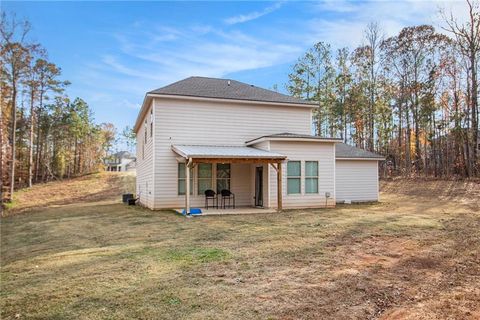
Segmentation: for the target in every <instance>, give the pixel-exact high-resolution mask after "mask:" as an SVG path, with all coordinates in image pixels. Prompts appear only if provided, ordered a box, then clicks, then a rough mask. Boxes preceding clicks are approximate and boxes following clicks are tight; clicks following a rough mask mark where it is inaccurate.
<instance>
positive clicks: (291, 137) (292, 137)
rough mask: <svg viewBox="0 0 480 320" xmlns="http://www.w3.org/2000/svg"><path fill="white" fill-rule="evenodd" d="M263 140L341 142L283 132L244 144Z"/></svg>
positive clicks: (335, 139)
mask: <svg viewBox="0 0 480 320" xmlns="http://www.w3.org/2000/svg"><path fill="white" fill-rule="evenodd" d="M265 140H281V141H312V142H339V141H342V140H341V139H339V138H329V137H319V136H312V135H310V134H297V133H291V132H283V133H276V134H270V135H266V136H261V137H258V138H255V139H252V140H249V141H246V142H245V143H246V144H247V145H252V144H256V143H259V142H262V141H265Z"/></svg>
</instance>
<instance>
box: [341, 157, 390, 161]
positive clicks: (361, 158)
mask: <svg viewBox="0 0 480 320" xmlns="http://www.w3.org/2000/svg"><path fill="white" fill-rule="evenodd" d="M335 160H374V161H383V160H385V158H383V157H381V158H380V157H378V158H374V157H371V158H369V157H335Z"/></svg>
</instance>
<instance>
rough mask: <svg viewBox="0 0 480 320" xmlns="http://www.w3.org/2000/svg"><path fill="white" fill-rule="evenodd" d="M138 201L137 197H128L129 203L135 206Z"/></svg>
mask: <svg viewBox="0 0 480 320" xmlns="http://www.w3.org/2000/svg"><path fill="white" fill-rule="evenodd" d="M136 203H137V199H128V205H129V206H134V205H135V204H136Z"/></svg>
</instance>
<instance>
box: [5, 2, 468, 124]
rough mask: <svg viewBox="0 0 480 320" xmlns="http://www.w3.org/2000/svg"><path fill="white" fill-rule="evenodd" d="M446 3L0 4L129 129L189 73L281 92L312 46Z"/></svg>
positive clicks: (346, 41)
mask: <svg viewBox="0 0 480 320" xmlns="http://www.w3.org/2000/svg"><path fill="white" fill-rule="evenodd" d="M439 6H440V7H445V8H447V9H448V10H453V12H454V13H456V14H457V15H458V16H460V17H463V16H465V10H464V7H465V6H464V4H463V2H458V1H450V2H446V3H443V2H439V1H404V2H399V1H373V2H363V1H322V2H299V1H277V2H274V1H270V2H251V1H248V2H247V1H243V2H219V1H216V2H72V1H68V2H20V1H15V2H9V1H3V2H2V10H5V11H7V12H15V13H16V15H17V16H18V17H19V18H26V19H28V20H29V21H30V22H31V23H32V25H33V30H32V33H31V39H32V40H35V41H38V42H40V43H41V44H43V45H44V47H45V48H46V49H47V50H48V52H49V58H50V60H51V61H53V62H54V63H56V64H57V65H59V66H60V67H61V68H62V70H63V78H64V79H66V80H69V81H71V82H72V84H71V86H70V87H69V88H68V94H69V95H70V96H71V97H72V98H74V97H76V96H79V97H81V98H83V99H84V100H86V101H87V102H88V103H89V105H90V106H91V107H92V109H93V111H94V113H95V118H96V120H97V121H98V122H112V123H114V124H115V125H116V126H117V128H118V129H119V130H121V129H122V128H123V127H125V126H126V125H130V126H133V124H134V122H135V118H136V116H137V113H138V111H139V108H140V105H141V103H142V101H143V97H144V94H145V92H147V91H149V90H152V89H156V88H159V87H162V86H164V85H167V84H169V83H171V82H174V81H177V80H180V79H183V78H186V77H188V76H192V75H197V76H209V77H223V78H232V79H236V80H239V81H244V82H247V83H250V84H254V85H257V86H261V87H265V88H272V86H273V85H275V84H277V85H278V87H279V89H280V91H284V85H285V83H286V82H287V80H288V72H289V70H290V68H291V66H292V65H293V63H294V62H295V60H296V59H297V58H298V57H299V56H300V55H301V54H302V53H303V52H304V51H305V50H306V49H308V48H309V47H310V46H311V45H312V44H314V43H315V42H317V41H325V42H329V43H331V44H332V46H333V47H334V48H336V47H343V46H348V47H350V48H354V47H355V46H357V45H359V44H361V43H362V41H363V37H362V32H363V29H364V28H365V26H366V24H367V23H368V22H370V21H377V22H379V23H380V25H381V26H382V27H383V28H384V30H385V33H386V35H387V36H388V35H393V34H395V33H396V32H398V31H399V30H400V29H401V28H402V27H404V26H407V25H415V24H425V23H428V24H433V25H434V26H436V27H438V26H439V24H440V17H439V14H438V9H439Z"/></svg>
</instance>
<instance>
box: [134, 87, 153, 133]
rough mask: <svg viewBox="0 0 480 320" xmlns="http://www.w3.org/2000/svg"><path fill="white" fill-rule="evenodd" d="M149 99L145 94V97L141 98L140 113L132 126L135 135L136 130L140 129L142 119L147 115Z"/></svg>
mask: <svg viewBox="0 0 480 320" xmlns="http://www.w3.org/2000/svg"><path fill="white" fill-rule="evenodd" d="M151 99H152V98H151V97H150V96H149V95H148V93H147V94H145V97H144V98H143V102H142V107H141V108H140V112H139V113H138V116H137V120H135V125H134V126H133V132H134V133H135V134H137V132H138V129H139V128H140V124H141V123H142V120H143V118H144V117H145V114H146V113H147V106H148V103H149V101H151Z"/></svg>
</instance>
